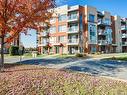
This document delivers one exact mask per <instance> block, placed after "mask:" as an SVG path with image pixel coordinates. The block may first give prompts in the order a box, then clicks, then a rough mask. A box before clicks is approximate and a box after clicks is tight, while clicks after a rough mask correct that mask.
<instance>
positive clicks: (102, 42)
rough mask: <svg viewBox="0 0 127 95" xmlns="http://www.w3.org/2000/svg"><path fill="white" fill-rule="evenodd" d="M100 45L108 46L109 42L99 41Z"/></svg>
mask: <svg viewBox="0 0 127 95" xmlns="http://www.w3.org/2000/svg"><path fill="white" fill-rule="evenodd" d="M98 44H99V45H107V44H108V42H107V41H106V40H98Z"/></svg>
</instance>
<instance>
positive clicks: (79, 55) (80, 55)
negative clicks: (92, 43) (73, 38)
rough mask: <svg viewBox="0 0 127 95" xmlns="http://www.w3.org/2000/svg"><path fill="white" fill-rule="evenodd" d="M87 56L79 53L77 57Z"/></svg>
mask: <svg viewBox="0 0 127 95" xmlns="http://www.w3.org/2000/svg"><path fill="white" fill-rule="evenodd" d="M85 56H86V54H83V53H77V54H76V57H85Z"/></svg>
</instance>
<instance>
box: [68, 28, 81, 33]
mask: <svg viewBox="0 0 127 95" xmlns="http://www.w3.org/2000/svg"><path fill="white" fill-rule="evenodd" d="M78 31H79V29H78V27H74V28H69V29H68V33H78Z"/></svg>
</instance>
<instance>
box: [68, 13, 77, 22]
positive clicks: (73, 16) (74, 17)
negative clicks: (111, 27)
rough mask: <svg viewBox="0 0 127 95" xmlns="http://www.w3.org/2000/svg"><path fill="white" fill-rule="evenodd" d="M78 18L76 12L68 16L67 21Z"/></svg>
mask: <svg viewBox="0 0 127 95" xmlns="http://www.w3.org/2000/svg"><path fill="white" fill-rule="evenodd" d="M72 20H78V14H74V15H70V16H68V21H72Z"/></svg>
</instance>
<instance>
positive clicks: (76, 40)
mask: <svg viewBox="0 0 127 95" xmlns="http://www.w3.org/2000/svg"><path fill="white" fill-rule="evenodd" d="M78 44H79V39H69V40H68V45H78Z"/></svg>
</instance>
